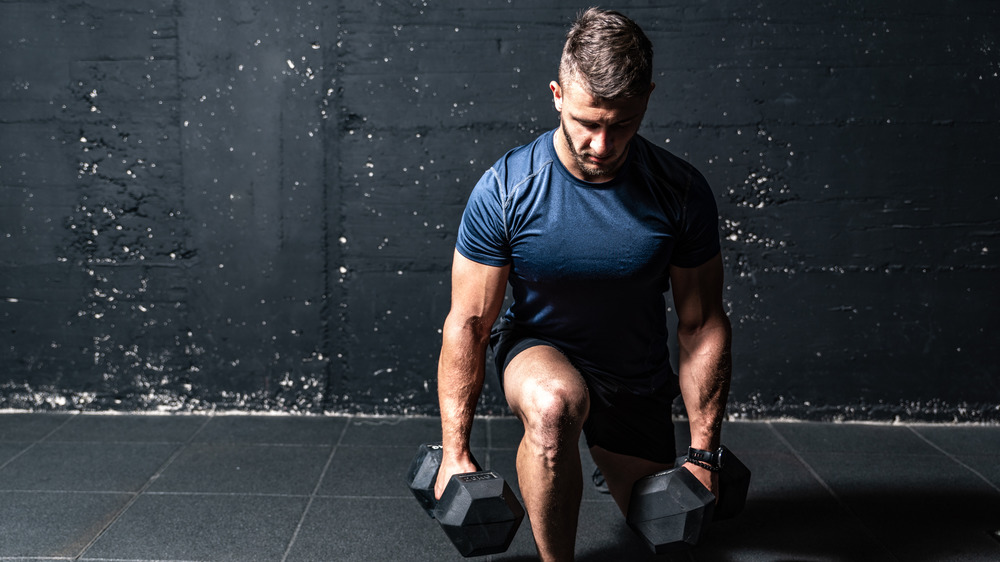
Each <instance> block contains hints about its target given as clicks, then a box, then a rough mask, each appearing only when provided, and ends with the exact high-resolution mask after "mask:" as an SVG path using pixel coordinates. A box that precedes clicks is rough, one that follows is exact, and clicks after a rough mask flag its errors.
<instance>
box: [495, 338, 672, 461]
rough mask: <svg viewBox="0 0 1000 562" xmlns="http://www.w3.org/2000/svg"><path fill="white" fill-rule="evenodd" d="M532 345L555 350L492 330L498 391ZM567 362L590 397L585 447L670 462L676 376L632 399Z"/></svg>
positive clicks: (611, 383) (538, 341) (623, 390)
mask: <svg viewBox="0 0 1000 562" xmlns="http://www.w3.org/2000/svg"><path fill="white" fill-rule="evenodd" d="M536 345H547V346H550V347H553V348H555V349H557V350H559V347H558V346H556V345H553V344H552V343H550V342H547V341H545V340H543V339H539V338H535V337H532V336H530V335H525V334H521V333H518V331H517V330H515V329H513V328H511V327H510V325H509V324H508V323H507V322H505V321H503V320H501V321H500V322H499V323H498V324H497V326H495V327H494V328H493V332H492V334H491V335H490V346H491V347H492V348H493V355H494V361H495V362H496V368H497V375H498V376H499V378H500V390H501V392H502V391H503V374H504V371H505V370H506V369H507V365H509V364H510V361H511V360H512V359H513V358H514V357H515V356H516V355H517V354H518V353H520V352H522V351H524V350H526V349H528V348H531V347H534V346H536ZM559 351H560V352H562V350H559ZM567 359H569V361H570V363H572V364H573V366H574V367H575V368H576V369H577V371H579V372H580V375H581V376H583V379H584V381H585V382H586V383H587V389H588V391H589V393H590V413H589V415H588V416H587V421H586V422H584V424H583V433H584V435H585V436H586V439H587V446H588V447H594V446H599V447H601V448H603V449H606V450H608V451H611V452H613V453H619V454H623V455H630V456H634V457H639V458H643V459H646V460H650V461H653V462H659V463H664V464H670V463H673V462H674V459H675V458H676V456H677V451H676V447H677V445H676V443H675V441H674V423H673V419H672V418H671V414H672V408H673V401H674V399H675V398H677V396H678V395H679V394H680V386H679V385H678V383H677V377H676V376H670V377H668V378H667V382H666V383H664V384H662V385H660V387H659V388H656V389H654V390H653V392H651V393H645V394H637V393H634V392H632V391H631V390H630V389H629V388H627V387H625V386H623V385H621V384H620V383H617V382H615V381H608V380H606V379H604V378H602V377H598V376H595V375H594V374H593V373H590V372H588V371H587V370H585V369H581V368H580V366H579V365H578V364H577V363H576V362H574V361H573V358H572V357H569V356H567Z"/></svg>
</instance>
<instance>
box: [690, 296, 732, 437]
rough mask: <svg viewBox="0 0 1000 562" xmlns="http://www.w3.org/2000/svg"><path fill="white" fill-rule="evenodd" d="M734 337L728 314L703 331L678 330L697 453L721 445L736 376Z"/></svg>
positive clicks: (716, 318)
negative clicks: (732, 339) (733, 356)
mask: <svg viewBox="0 0 1000 562" xmlns="http://www.w3.org/2000/svg"><path fill="white" fill-rule="evenodd" d="M731 334H732V330H731V327H730V324H729V319H728V318H727V317H726V316H725V314H720V315H717V316H716V317H714V318H713V319H712V320H711V321H709V322H706V323H705V324H704V325H702V326H700V327H696V328H684V327H680V328H679V329H678V333H677V340H678V344H679V348H680V358H679V365H678V366H679V370H680V372H679V376H680V387H681V396H682V397H683V400H684V407H685V409H686V410H687V415H688V421H689V423H690V426H691V446H692V447H695V448H697V449H706V450H711V451H714V450H715V449H717V448H718V447H719V444H720V440H721V430H722V420H723V418H724V417H725V409H726V400H727V399H728V397H729V382H730V378H731V374H732V355H731V353H730V349H731V345H730V341H731Z"/></svg>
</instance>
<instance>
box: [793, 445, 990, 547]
mask: <svg viewBox="0 0 1000 562" xmlns="http://www.w3.org/2000/svg"><path fill="white" fill-rule="evenodd" d="M804 458H805V459H806V461H807V462H808V463H809V464H810V465H811V466H813V467H814V469H815V471H816V472H817V473H818V474H819V476H820V477H821V478H822V479H823V480H824V481H825V482H826V483H827V484H828V485H829V486H830V488H832V489H833V491H834V493H835V494H836V495H837V497H838V498H839V499H840V500H841V501H842V502H843V504H844V505H846V506H847V507H848V508H849V509H850V511H851V513H852V515H853V516H854V517H856V518H857V519H858V520H860V521H861V523H862V524H863V525H864V528H865V529H866V532H867V533H868V534H869V535H870V536H872V537H874V538H875V539H877V541H878V542H879V543H880V544H882V545H884V546H885V547H886V548H887V549H889V550H890V551H891V552H892V553H893V554H894V555H895V556H896V557H897V558H898V559H899V560H921V559H924V560H990V559H993V560H996V559H1000V543H997V542H996V541H994V540H993V539H992V538H991V536H990V533H991V532H992V531H995V530H996V529H1000V493H997V491H996V490H995V489H993V488H991V487H990V486H989V485H988V484H987V483H985V482H983V481H982V480H979V479H975V478H970V477H969V476H970V475H969V472H968V470H967V469H965V468H964V467H962V466H961V465H959V464H957V463H955V462H954V461H952V460H951V459H949V458H947V457H945V456H944V455H941V454H935V455H895V456H884V457H881V458H872V457H868V456H861V455H853V454H845V453H819V452H810V453H805V454H804ZM984 556H985V557H984Z"/></svg>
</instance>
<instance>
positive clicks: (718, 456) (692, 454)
mask: <svg viewBox="0 0 1000 562" xmlns="http://www.w3.org/2000/svg"><path fill="white" fill-rule="evenodd" d="M687 462H689V463H692V464H696V465H698V466H700V467H702V468H705V469H708V470H711V471H712V472H718V471H719V470H721V469H722V462H723V459H722V447H719V448H718V449H716V450H715V451H706V450H704V449H695V448H694V447H688V454H687Z"/></svg>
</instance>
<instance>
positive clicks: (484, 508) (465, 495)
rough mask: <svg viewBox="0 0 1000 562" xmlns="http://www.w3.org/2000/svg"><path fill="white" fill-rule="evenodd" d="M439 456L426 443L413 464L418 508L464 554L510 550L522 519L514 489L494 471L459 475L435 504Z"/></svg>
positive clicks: (410, 479)
mask: <svg viewBox="0 0 1000 562" xmlns="http://www.w3.org/2000/svg"><path fill="white" fill-rule="evenodd" d="M441 455H442V448H441V445H432V444H424V445H421V446H420V448H419V449H418V450H417V455H416V456H415V457H414V458H413V462H411V463H410V470H409V472H408V474H407V478H406V480H407V484H408V485H409V487H410V491H412V492H413V495H414V496H415V497H416V498H417V501H418V502H419V503H420V507H422V508H423V509H424V511H426V512H427V514H428V515H430V516H431V517H433V518H435V519H437V521H438V523H440V525H441V528H442V529H443V530H444V532H445V534H446V535H447V536H448V538H449V539H450V540H451V542H452V544H454V545H455V548H457V549H458V551H459V552H460V553H461V554H462V556H482V555H485V554H498V553H500V552H504V551H506V550H507V548H508V547H509V546H510V543H511V541H513V540H514V535H515V534H516V533H517V528H518V527H519V526H520V525H521V520H522V519H524V508H522V507H521V504H520V502H518V501H517V498H516V497H514V491H513V490H511V488H510V485H508V484H507V482H506V481H505V480H504V479H503V478H502V477H501V476H500V475H499V474H497V473H496V472H493V471H492V470H481V471H479V472H470V473H467V474H456V475H454V476H452V477H451V480H449V481H448V485H447V486H446V487H445V490H444V493H443V494H442V495H441V499H440V500H435V498H434V483H435V481H436V480H437V473H438V469H439V468H440V467H441ZM473 462H475V461H473ZM476 467H477V468H479V464H478V463H477V464H476Z"/></svg>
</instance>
